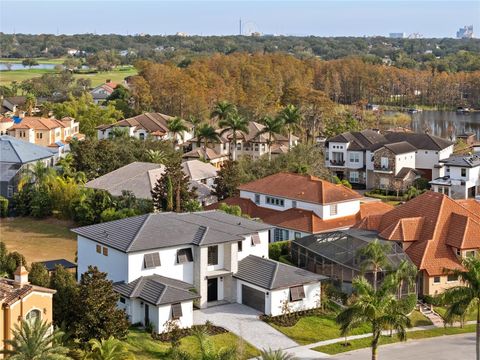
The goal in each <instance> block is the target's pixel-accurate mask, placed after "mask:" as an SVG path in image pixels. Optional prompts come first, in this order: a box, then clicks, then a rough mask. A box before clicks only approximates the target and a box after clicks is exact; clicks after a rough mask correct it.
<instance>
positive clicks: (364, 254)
mask: <svg viewBox="0 0 480 360" xmlns="http://www.w3.org/2000/svg"><path fill="white" fill-rule="evenodd" d="M389 250H390V245H388V244H382V243H380V241H378V239H375V240H374V241H372V242H371V243H369V244H368V245H367V246H365V247H363V248H361V249H359V250H358V251H357V255H356V256H357V259H358V260H359V261H360V267H361V269H362V273H365V271H372V272H373V288H374V289H375V290H377V278H378V273H379V272H380V271H382V269H383V268H385V267H386V266H387V265H388V258H387V253H388V251H389Z"/></svg>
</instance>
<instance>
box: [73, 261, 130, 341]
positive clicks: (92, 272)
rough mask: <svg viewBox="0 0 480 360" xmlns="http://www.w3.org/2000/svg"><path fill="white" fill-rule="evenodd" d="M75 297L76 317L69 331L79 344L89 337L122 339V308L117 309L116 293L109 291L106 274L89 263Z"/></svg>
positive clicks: (124, 327) (125, 329) (124, 320)
mask: <svg viewBox="0 0 480 360" xmlns="http://www.w3.org/2000/svg"><path fill="white" fill-rule="evenodd" d="M78 295H79V296H78V300H77V306H76V309H77V314H78V316H77V318H76V321H75V322H74V324H73V334H74V336H75V338H76V339H78V340H79V341H80V343H83V344H86V343H87V342H88V341H89V340H90V339H108V338H109V337H110V336H113V337H115V338H118V339H124V338H125V337H126V335H127V332H128V326H129V324H128V320H127V316H126V314H125V311H123V310H120V309H118V308H117V301H118V299H119V296H118V294H117V293H115V292H114V291H113V286H112V282H111V281H110V280H107V274H106V273H103V272H100V271H99V270H98V269H97V268H96V267H92V266H89V267H88V271H87V272H85V273H84V274H82V277H81V280H80V286H79V291H78Z"/></svg>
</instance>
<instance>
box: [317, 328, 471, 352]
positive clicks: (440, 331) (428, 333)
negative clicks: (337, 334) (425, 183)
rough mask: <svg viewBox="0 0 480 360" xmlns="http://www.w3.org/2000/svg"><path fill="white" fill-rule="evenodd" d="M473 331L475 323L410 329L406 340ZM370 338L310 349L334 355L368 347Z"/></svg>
mask: <svg viewBox="0 0 480 360" xmlns="http://www.w3.org/2000/svg"><path fill="white" fill-rule="evenodd" d="M474 331H475V325H467V326H465V327H464V328H452V327H449V328H446V329H445V328H436V329H431V330H420V331H412V332H409V333H408V334H407V340H418V339H426V338H431V337H436V336H444V335H457V334H464V333H470V332H474ZM371 341H372V338H371V337H367V338H363V339H357V340H350V341H349V344H350V345H349V346H344V344H343V342H340V343H335V344H330V345H324V346H317V347H315V348H313V349H312V350H315V351H319V352H322V353H326V354H330V355H334V354H339V353H342V352H347V351H353V350H358V349H363V348H366V347H370V344H371ZM398 341H399V340H398V338H397V337H396V336H395V335H394V336H393V337H390V336H382V337H381V338H380V345H386V344H392V343H395V342H398Z"/></svg>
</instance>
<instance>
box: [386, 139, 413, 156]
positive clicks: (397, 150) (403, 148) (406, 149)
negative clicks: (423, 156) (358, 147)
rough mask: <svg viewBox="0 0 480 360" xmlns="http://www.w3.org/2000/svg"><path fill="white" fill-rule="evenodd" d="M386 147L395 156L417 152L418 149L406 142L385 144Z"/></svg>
mask: <svg viewBox="0 0 480 360" xmlns="http://www.w3.org/2000/svg"><path fill="white" fill-rule="evenodd" d="M384 147H386V148H387V149H389V150H390V151H391V152H393V153H394V154H396V155H398V154H406V153H411V152H415V151H416V150H417V148H416V147H415V146H413V145H411V144H410V143H408V142H406V141H399V142H396V143H392V144H385V145H384Z"/></svg>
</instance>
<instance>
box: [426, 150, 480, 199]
mask: <svg viewBox="0 0 480 360" xmlns="http://www.w3.org/2000/svg"><path fill="white" fill-rule="evenodd" d="M439 169H440V171H441V175H440V176H439V177H438V178H436V179H434V180H432V181H430V184H431V185H432V190H433V191H435V192H439V193H442V194H445V195H448V196H450V197H451V198H453V199H468V198H475V197H477V196H479V195H480V154H479V153H474V154H472V155H454V156H450V157H449V158H447V159H444V160H441V161H440V163H439Z"/></svg>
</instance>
